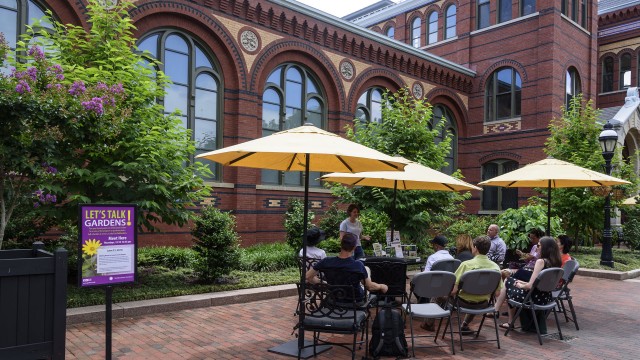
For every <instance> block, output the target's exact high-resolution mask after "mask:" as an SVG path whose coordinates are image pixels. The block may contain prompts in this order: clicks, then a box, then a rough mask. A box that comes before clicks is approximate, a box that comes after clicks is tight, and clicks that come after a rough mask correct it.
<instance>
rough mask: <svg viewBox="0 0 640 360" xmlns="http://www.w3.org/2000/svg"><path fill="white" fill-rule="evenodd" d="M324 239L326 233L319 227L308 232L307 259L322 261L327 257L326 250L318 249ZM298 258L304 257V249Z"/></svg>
mask: <svg viewBox="0 0 640 360" xmlns="http://www.w3.org/2000/svg"><path fill="white" fill-rule="evenodd" d="M324 237H325V235H324V231H322V230H321V229H319V228H317V227H314V228H311V229H309V230H307V259H318V260H322V259H324V258H326V257H327V253H325V252H324V250H322V249H320V248H318V247H316V245H318V244H319V243H320V241H322V240H324ZM298 256H300V257H302V249H300V253H299V254H298Z"/></svg>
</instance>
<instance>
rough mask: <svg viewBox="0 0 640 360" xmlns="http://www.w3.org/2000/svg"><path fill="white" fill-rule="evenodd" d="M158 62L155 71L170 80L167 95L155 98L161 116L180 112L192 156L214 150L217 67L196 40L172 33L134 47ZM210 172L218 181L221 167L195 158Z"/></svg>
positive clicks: (218, 94) (216, 142) (217, 110)
mask: <svg viewBox="0 0 640 360" xmlns="http://www.w3.org/2000/svg"><path fill="white" fill-rule="evenodd" d="M138 48H139V49H140V50H142V51H145V50H146V51H149V53H151V55H152V56H154V57H155V58H156V59H158V60H159V61H160V62H161V63H162V65H161V66H162V67H161V68H160V69H159V70H162V71H164V73H165V74H166V75H167V76H168V77H169V78H170V79H171V81H172V84H170V85H169V86H167V89H166V90H167V94H166V95H165V96H164V98H163V99H158V100H159V102H160V103H161V104H163V105H164V113H165V114H167V115H168V114H171V113H173V112H174V111H176V110H179V111H180V119H181V120H182V125H183V126H184V127H185V128H187V129H191V133H192V134H191V137H192V139H193V140H194V141H195V145H196V155H197V154H202V153H205V152H208V151H212V150H215V149H217V148H218V147H219V146H220V145H221V144H222V138H221V137H220V136H219V135H218V134H220V133H221V131H222V124H221V121H220V120H221V117H222V109H221V107H222V99H221V96H222V91H220V90H221V89H222V88H223V87H222V85H221V79H220V76H219V74H218V70H217V68H218V67H217V66H216V65H215V64H214V62H213V60H212V57H211V56H210V55H208V53H207V51H206V50H205V48H204V47H203V46H202V45H200V44H199V43H198V42H197V40H196V39H194V38H192V37H190V36H188V35H186V34H184V33H181V32H177V31H173V30H167V31H159V32H155V33H152V34H150V35H147V36H145V37H143V38H142V40H141V41H140V43H139V44H138ZM198 161H201V162H202V163H205V164H208V165H209V168H211V170H212V171H213V172H214V176H213V177H212V178H209V180H220V179H222V178H221V177H220V170H221V167H220V166H219V165H217V164H216V163H214V162H210V161H208V160H202V159H199V160H198Z"/></svg>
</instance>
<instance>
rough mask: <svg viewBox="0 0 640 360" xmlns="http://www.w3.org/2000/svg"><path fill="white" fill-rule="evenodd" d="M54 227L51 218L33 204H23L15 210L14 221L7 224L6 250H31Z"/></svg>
mask: <svg viewBox="0 0 640 360" xmlns="http://www.w3.org/2000/svg"><path fill="white" fill-rule="evenodd" d="M53 225H54V221H53V219H52V218H51V217H47V216H42V214H41V213H40V211H38V210H37V209H34V208H33V204H32V203H31V202H26V201H25V202H23V203H22V204H20V205H19V206H17V207H16V208H15V210H14V211H13V214H12V219H11V221H10V222H8V223H7V228H6V230H5V233H4V239H5V243H4V245H3V248H4V249H31V244H32V243H33V242H34V241H44V242H46V240H42V239H39V237H40V236H42V235H43V234H44V233H46V232H47V230H49V229H50V228H51V227H52V226H53ZM67 250H69V249H67Z"/></svg>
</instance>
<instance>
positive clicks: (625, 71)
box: [620, 54, 631, 90]
mask: <svg viewBox="0 0 640 360" xmlns="http://www.w3.org/2000/svg"><path fill="white" fill-rule="evenodd" d="M629 86H631V54H622V56H621V57H620V90H623V89H626V88H628V87H629Z"/></svg>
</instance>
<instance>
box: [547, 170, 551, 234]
mask: <svg viewBox="0 0 640 360" xmlns="http://www.w3.org/2000/svg"><path fill="white" fill-rule="evenodd" d="M547 236H551V180H549V183H548V184H547Z"/></svg>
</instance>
